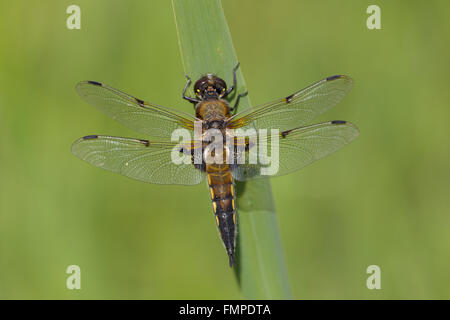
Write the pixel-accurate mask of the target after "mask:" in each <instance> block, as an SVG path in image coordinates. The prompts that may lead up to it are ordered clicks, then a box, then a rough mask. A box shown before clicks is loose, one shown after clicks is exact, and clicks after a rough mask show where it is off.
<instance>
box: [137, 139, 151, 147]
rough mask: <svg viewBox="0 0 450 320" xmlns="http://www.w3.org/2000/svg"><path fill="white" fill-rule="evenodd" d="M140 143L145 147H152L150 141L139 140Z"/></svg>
mask: <svg viewBox="0 0 450 320" xmlns="http://www.w3.org/2000/svg"><path fill="white" fill-rule="evenodd" d="M139 142H140V143H142V144H143V145H145V146H146V147H148V146H149V145H150V141H148V140H139Z"/></svg>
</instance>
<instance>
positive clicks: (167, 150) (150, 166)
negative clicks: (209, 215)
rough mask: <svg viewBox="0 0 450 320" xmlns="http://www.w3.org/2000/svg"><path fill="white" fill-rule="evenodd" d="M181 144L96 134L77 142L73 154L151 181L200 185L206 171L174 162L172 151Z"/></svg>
mask: <svg viewBox="0 0 450 320" xmlns="http://www.w3.org/2000/svg"><path fill="white" fill-rule="evenodd" d="M177 145H178V144H177V143H176V142H168V143H165V142H150V141H148V140H138V139H128V138H119V137H108V136H97V135H95V136H86V137H83V138H80V139H78V140H77V141H75V142H74V143H73V145H72V153H73V154H74V155H76V156H77V157H79V158H80V159H82V160H84V161H86V162H88V163H90V164H92V165H94V166H96V167H99V168H102V169H106V170H109V171H113V172H116V173H120V174H122V175H124V176H127V177H130V178H132V179H136V180H140V181H144V182H148V183H156V184H182V185H194V184H199V183H200V182H201V181H202V180H203V178H204V173H203V172H202V171H200V170H198V169H196V168H195V167H194V165H193V164H191V163H189V164H185V163H181V164H179V165H177V164H175V163H174V162H172V158H171V152H172V150H173V149H174V148H175V147H176V146H177ZM180 156H182V154H181V150H180Z"/></svg>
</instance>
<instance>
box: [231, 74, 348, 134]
mask: <svg viewBox="0 0 450 320" xmlns="http://www.w3.org/2000/svg"><path fill="white" fill-rule="evenodd" d="M352 83H353V81H352V79H351V78H350V77H348V76H344V75H339V76H332V77H328V78H326V79H323V80H321V81H319V82H316V83H315V84H313V85H311V86H309V87H307V88H305V89H302V90H300V91H299V92H297V93H294V94H292V95H290V96H288V97H286V98H283V99H279V100H277V101H273V102H269V103H266V104H263V105H260V106H257V107H253V108H248V109H246V110H244V111H242V112H240V113H238V114H236V115H235V116H233V117H231V118H230V120H229V121H228V125H227V127H228V128H231V129H234V128H241V127H246V126H254V127H256V128H257V129H259V128H263V129H279V130H280V132H281V131H285V130H288V129H291V128H299V127H301V126H304V125H306V124H307V123H309V122H310V121H311V120H313V119H314V118H315V117H317V116H318V115H320V114H321V113H323V112H325V111H327V110H329V109H330V108H332V107H333V106H334V105H336V104H337V103H338V102H339V101H341V100H342V98H343V97H344V96H345V95H346V94H347V93H348V92H349V91H350V89H351V87H352Z"/></svg>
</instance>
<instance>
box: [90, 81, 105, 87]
mask: <svg viewBox="0 0 450 320" xmlns="http://www.w3.org/2000/svg"><path fill="white" fill-rule="evenodd" d="M88 83H90V84H93V85H94V86H100V87H101V86H102V84H101V83H100V82H97V81H88Z"/></svg>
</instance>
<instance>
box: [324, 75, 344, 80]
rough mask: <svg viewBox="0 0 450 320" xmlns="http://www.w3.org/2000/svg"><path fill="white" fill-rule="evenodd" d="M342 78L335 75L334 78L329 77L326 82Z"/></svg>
mask: <svg viewBox="0 0 450 320" xmlns="http://www.w3.org/2000/svg"><path fill="white" fill-rule="evenodd" d="M339 78H342V75H336V76H331V77H328V78H327V81H331V80H335V79H339Z"/></svg>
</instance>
